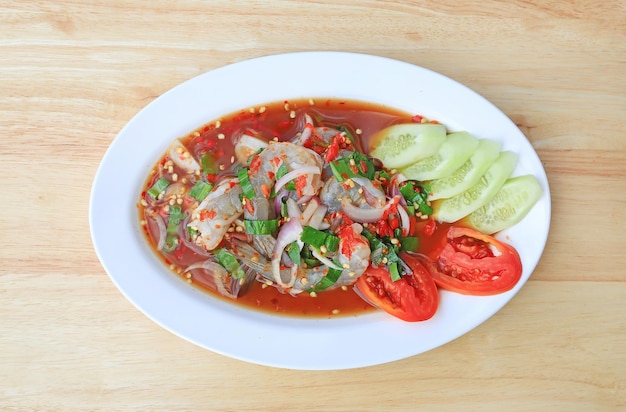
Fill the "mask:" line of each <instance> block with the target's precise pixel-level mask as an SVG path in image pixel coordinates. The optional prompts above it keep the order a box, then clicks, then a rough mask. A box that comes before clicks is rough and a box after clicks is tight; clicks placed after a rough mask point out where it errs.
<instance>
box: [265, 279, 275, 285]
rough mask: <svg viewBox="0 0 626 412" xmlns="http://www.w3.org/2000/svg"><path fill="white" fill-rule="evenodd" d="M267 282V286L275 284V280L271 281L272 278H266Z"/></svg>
mask: <svg viewBox="0 0 626 412" xmlns="http://www.w3.org/2000/svg"><path fill="white" fill-rule="evenodd" d="M265 284H266V285H267V286H272V285H273V284H274V282H272V281H271V280H269V279H266V280H265Z"/></svg>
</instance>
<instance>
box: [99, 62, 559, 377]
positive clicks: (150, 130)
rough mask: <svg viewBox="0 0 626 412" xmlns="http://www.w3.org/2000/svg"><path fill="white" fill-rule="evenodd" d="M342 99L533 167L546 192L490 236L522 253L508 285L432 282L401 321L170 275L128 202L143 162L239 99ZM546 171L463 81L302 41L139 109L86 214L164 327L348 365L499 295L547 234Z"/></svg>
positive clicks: (462, 328) (215, 343) (139, 299)
mask: <svg viewBox="0 0 626 412" xmlns="http://www.w3.org/2000/svg"><path fill="white" fill-rule="evenodd" d="M309 97H312V98H345V99H356V100H363V101H368V102H375V103H379V104H384V105H387V106H390V107H394V108H398V109H402V110H404V111H407V112H409V113H416V114H422V115H424V116H426V117H429V118H433V119H437V120H439V121H440V122H442V123H444V124H445V125H446V126H447V127H448V128H449V129H450V130H467V131H469V132H470V133H473V134H474V135H476V136H478V137H481V138H488V139H494V140H497V141H500V142H501V143H502V146H503V150H512V151H513V152H515V153H518V154H519V164H518V166H517V169H516V170H515V172H514V174H516V175H520V174H526V173H532V174H534V175H535V176H536V177H537V178H538V179H539V182H540V183H541V185H542V187H543V190H544V194H543V197H542V198H541V199H540V200H539V202H538V204H537V205H535V207H534V208H533V209H532V210H531V212H530V213H529V214H528V215H527V216H526V217H525V219H524V220H523V221H522V222H521V223H519V224H517V225H516V226H514V227H512V228H510V229H509V230H507V231H505V232H502V233H500V234H499V235H498V237H499V238H502V239H505V240H506V241H507V242H509V243H511V244H512V245H513V246H514V247H515V248H517V250H518V251H519V254H520V256H521V258H522V264H523V266H524V272H523V275H522V279H521V281H520V282H519V283H518V284H517V286H516V287H515V288H514V289H513V290H511V291H510V292H507V293H504V294H501V295H497V296H489V297H472V296H463V295H459V294H454V293H449V292H446V291H441V292H440V294H441V304H440V307H439V310H438V311H437V314H436V315H435V316H434V318H432V319H431V320H429V321H426V322H422V323H404V322H402V321H399V320H397V319H395V318H393V317H391V316H389V315H387V314H385V313H383V312H377V313H373V314H367V315H360V316H354V317H346V318H337V319H298V318H289V317H282V316H273V315H270V314H265V313H259V312H255V311H251V310H248V309H245V308H240V307H237V306H236V305H234V304H230V303H228V302H222V301H220V300H217V299H215V298H212V297H211V296H210V295H208V294H206V293H202V292H200V291H198V290H196V289H195V288H193V287H191V286H190V285H188V284H186V283H185V282H183V281H182V280H181V279H179V278H178V277H177V276H175V275H173V274H172V273H171V272H170V271H169V270H168V269H167V268H166V267H165V266H164V265H163V264H162V263H160V261H159V260H158V259H157V258H156V257H155V256H154V255H153V252H152V251H151V249H150V248H149V247H148V245H147V244H146V242H145V240H144V238H143V235H142V233H141V230H140V227H139V222H138V217H137V209H136V207H135V205H136V202H137V200H138V198H139V194H140V191H141V188H142V184H143V183H144V181H145V179H146V176H147V173H148V172H149V170H150V169H151V167H152V166H153V164H154V163H156V161H157V160H158V158H159V157H160V156H161V154H162V153H164V151H165V149H166V148H167V146H168V145H169V143H170V142H171V141H172V140H173V139H174V138H176V137H179V136H183V135H186V134H187V133H188V132H190V131H191V130H193V129H195V128H197V127H199V126H201V125H203V124H205V123H208V122H210V121H212V120H214V119H216V118H218V117H220V116H223V115H226V114H229V113H232V112H234V111H237V110H239V109H244V108H247V107H250V106H254V105H258V104H261V103H267V102H272V101H283V100H285V99H295V98H309ZM550 213H551V204H550V192H549V188H548V181H547V178H546V174H545V171H544V169H543V167H542V164H541V161H540V160H539V158H538V156H537V154H536V153H535V151H534V149H533V147H532V146H531V144H530V143H529V142H528V140H527V139H526V138H525V136H524V135H523V134H522V133H521V131H520V130H519V129H518V128H517V127H516V126H515V124H513V122H511V120H509V118H508V117H507V116H506V115H504V114H503V113H502V112H501V111H500V110H498V109H497V108H496V107H495V106H494V105H493V104H491V103H490V102H488V101H487V100H486V99H484V98H483V97H481V96H480V95H478V94H476V93H475V92H473V91H472V90H470V89H468V88H467V87H465V86H463V85H461V84H459V83H457V82H455V81H453V80H451V79H449V78H447V77H445V76H442V75H440V74H437V73H434V72H432V71H429V70H426V69H423V68H421V67H417V66H414V65H411V64H408V63H403V62H400V61H396V60H390V59H387V58H382V57H375V56H370V55H362V54H352V53H337V52H306V53H290V54H282V55H275V56H268V57H262V58H257V59H253V60H248V61H244V62H240V63H236V64H232V65H229V66H226V67H223V68H220V69H217V70H213V71H210V72H208V73H205V74H202V75H200V76H198V77H195V78H193V79H191V80H189V81H187V82H185V83H183V84H181V85H179V86H177V87H175V88H173V89H172V90H170V91H168V92H167V93H165V94H163V95H162V96H160V97H159V98H157V99H156V100H154V101H153V102H152V103H150V104H149V105H148V106H146V107H145V108H144V109H143V110H141V111H140V112H139V113H138V114H137V115H136V116H135V117H134V118H133V119H132V120H131V121H130V122H129V123H128V124H127V125H126V126H125V127H124V128H123V130H122V131H121V132H120V133H119V135H118V136H117V137H116V138H115V140H114V141H113V142H112V144H111V146H110V147H109V149H108V151H107V152H106V154H105V156H104V158H103V160H102V163H101V164H100V167H99V169H98V172H97V174H96V177H95V180H94V182H93V187H92V192H91V199H90V210H89V223H90V227H91V235H92V240H93V243H94V246H95V250H96V253H97V254H98V257H99V259H100V261H101V262H102V265H103V267H104V269H105V270H106V272H107V273H108V274H109V276H110V277H111V279H112V280H113V282H114V283H115V285H116V286H117V287H118V288H119V289H120V291H121V292H122V293H123V294H124V296H126V298H127V299H128V300H130V301H131V302H132V303H133V304H134V305H135V306H136V307H137V308H138V309H139V310H140V311H142V312H143V313H144V314H145V315H146V316H148V317H149V318H150V319H152V320H153V321H155V322H156V323H157V324H159V325H161V326H162V327H164V328H165V329H167V330H169V331H171V332H172V333H174V334H176V335H178V336H180V337H182V338H184V339H186V340H188V341H190V342H193V343H195V344H197V345H199V346H201V347H204V348H206V349H209V350H212V351H214V352H217V353H220V354H223V355H226V356H230V357H233V358H236V359H241V360H244V361H247V362H253V363H257V364H262V365H269V366H274V367H283V368H290V369H308V370H332V369H347V368H356V367H364V366H369V365H376V364H381V363H385V362H391V361H395V360H398V359H403V358H407V357H409V356H413V355H417V354H419V353H422V352H425V351H427V350H430V349H433V348H436V347H438V346H440V345H443V344H445V343H447V342H450V341H451V340H453V339H455V338H458V337H459V336H461V335H463V334H465V333H466V332H468V331H470V330H472V329H473V328H475V327H477V326H478V325H480V324H481V323H482V322H484V321H485V320H487V319H488V318H489V317H491V316H492V315H493V314H495V313H496V312H497V311H498V310H499V309H500V308H502V306H504V305H505V304H506V303H507V302H508V301H509V300H510V299H511V298H512V297H513V296H514V295H515V294H516V293H517V292H518V291H519V289H520V288H521V287H522V286H523V285H524V283H525V282H526V281H527V280H528V278H529V277H530V275H531V273H532V272H533V270H534V269H535V267H536V265H537V263H538V262H539V259H540V257H541V254H542V252H543V249H544V247H545V243H546V241H547V237H548V230H549V226H550Z"/></svg>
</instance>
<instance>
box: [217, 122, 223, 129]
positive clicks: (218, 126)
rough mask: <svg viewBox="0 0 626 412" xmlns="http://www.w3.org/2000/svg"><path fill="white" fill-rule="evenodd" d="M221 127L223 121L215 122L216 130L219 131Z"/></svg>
mask: <svg viewBox="0 0 626 412" xmlns="http://www.w3.org/2000/svg"><path fill="white" fill-rule="evenodd" d="M221 125H222V122H221V121H219V120H218V121H216V122H215V128H216V129H219V128H220V126H221Z"/></svg>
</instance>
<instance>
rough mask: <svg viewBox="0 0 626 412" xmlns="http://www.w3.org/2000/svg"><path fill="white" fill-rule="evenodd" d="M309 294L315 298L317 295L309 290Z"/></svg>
mask: <svg viewBox="0 0 626 412" xmlns="http://www.w3.org/2000/svg"><path fill="white" fill-rule="evenodd" d="M309 296H311V297H312V298H316V297H317V293H315V292H311V293H309Z"/></svg>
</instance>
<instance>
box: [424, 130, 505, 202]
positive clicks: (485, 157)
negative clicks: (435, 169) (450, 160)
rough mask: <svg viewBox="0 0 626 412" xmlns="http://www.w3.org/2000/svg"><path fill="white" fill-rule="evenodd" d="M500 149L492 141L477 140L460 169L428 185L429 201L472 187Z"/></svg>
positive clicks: (498, 144)
mask: <svg viewBox="0 0 626 412" xmlns="http://www.w3.org/2000/svg"><path fill="white" fill-rule="evenodd" d="M501 147H502V146H501V145H500V143H498V142H495V141H493V140H487V139H481V140H479V141H478V147H477V148H476V150H475V151H474V153H473V154H472V156H471V157H470V158H469V159H468V160H467V161H466V162H465V163H463V165H461V167H459V168H458V169H457V170H456V171H455V172H454V173H452V174H451V175H450V176H448V177H443V178H441V179H435V180H432V181H431V182H430V183H429V185H430V196H429V200H436V199H444V198H448V197H452V196H456V195H458V194H459V193H462V192H464V191H466V190H467V189H469V188H470V187H472V186H474V185H475V184H476V183H478V181H479V180H480V178H481V177H482V175H484V174H485V172H486V171H487V169H489V166H491V165H492V164H493V162H494V161H495V160H496V159H497V158H498V155H499V154H500V149H501Z"/></svg>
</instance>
